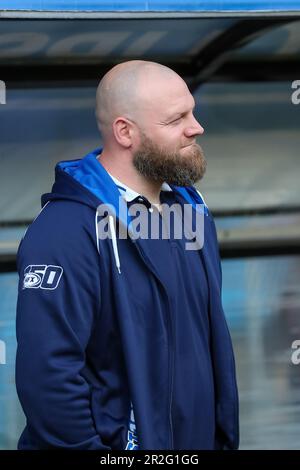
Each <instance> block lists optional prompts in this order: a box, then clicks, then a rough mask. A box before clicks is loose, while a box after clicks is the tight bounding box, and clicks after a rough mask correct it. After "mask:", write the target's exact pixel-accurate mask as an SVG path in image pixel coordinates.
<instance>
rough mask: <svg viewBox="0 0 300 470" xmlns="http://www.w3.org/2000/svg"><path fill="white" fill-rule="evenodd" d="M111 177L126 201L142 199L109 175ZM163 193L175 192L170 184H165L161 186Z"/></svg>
mask: <svg viewBox="0 0 300 470" xmlns="http://www.w3.org/2000/svg"><path fill="white" fill-rule="evenodd" d="M109 176H110V177H111V178H112V180H113V181H114V183H115V184H116V186H117V187H118V189H119V191H120V194H121V195H122V196H123V197H124V199H125V201H127V202H131V201H133V200H134V199H136V198H137V197H142V196H141V194H139V193H137V192H136V191H134V190H133V189H131V188H129V186H126V184H124V183H122V182H121V181H119V180H118V179H117V178H116V177H115V176H113V175H111V174H110V173H109ZM161 191H173V190H172V188H171V187H170V186H169V185H168V183H163V184H162V185H161Z"/></svg>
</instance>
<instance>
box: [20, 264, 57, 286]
mask: <svg viewBox="0 0 300 470" xmlns="http://www.w3.org/2000/svg"><path fill="white" fill-rule="evenodd" d="M62 273H63V268H62V267H61V266H54V265H53V264H49V265H46V264H39V265H37V264H30V265H29V266H27V268H25V270H24V280H23V289H47V290H53V289H56V288H57V286H58V283H59V281H60V278H61V276H62Z"/></svg>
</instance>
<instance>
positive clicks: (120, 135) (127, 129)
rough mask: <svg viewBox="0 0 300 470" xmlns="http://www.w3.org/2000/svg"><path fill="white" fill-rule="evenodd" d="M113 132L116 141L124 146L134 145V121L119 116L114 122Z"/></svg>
mask: <svg viewBox="0 0 300 470" xmlns="http://www.w3.org/2000/svg"><path fill="white" fill-rule="evenodd" d="M113 133H114V136H115V139H116V141H117V142H118V144H120V145H121V146H122V147H125V148H129V147H131V145H132V137H133V123H132V122H131V121H130V120H129V119H126V118H124V117H118V118H116V119H115V120H114V122H113Z"/></svg>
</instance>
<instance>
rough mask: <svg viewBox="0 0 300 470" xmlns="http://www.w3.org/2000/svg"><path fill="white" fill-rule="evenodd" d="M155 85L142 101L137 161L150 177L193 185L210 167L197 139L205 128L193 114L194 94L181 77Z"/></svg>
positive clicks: (144, 173) (142, 172)
mask: <svg viewBox="0 0 300 470" xmlns="http://www.w3.org/2000/svg"><path fill="white" fill-rule="evenodd" d="M151 85H152V84H151ZM151 85H150V84H149V87H148V91H149V98H148V99H146V100H145V101H143V103H142V104H143V116H142V119H140V120H139V124H138V127H139V145H138V146H137V148H136V150H135V151H134V152H133V164H134V166H135V167H136V169H137V170H138V171H139V172H140V173H141V174H142V175H143V176H145V177H146V178H149V179H152V180H154V181H166V182H167V183H169V184H175V185H177V186H190V185H192V184H194V183H195V182H196V181H199V180H200V179H201V178H202V177H203V175H204V173H205V169H206V161H205V158H204V154H203V151H202V149H201V147H200V145H198V144H197V143H196V137H197V136H198V135H201V134H203V132H204V130H203V128H202V127H201V126H200V124H199V123H198V121H197V120H196V119H195V117H194V115H193V109H194V106H195V101H194V98H193V96H192V95H191V93H190V92H189V90H188V88H187V86H186V84H185V83H184V82H183V81H182V80H181V79H180V78H179V77H178V78H177V79H176V78H174V79H171V80H169V81H168V82H166V80H162V82H161V83H156V86H155V87H153V85H152V86H151ZM149 88H150V89H149ZM140 123H141V124H140Z"/></svg>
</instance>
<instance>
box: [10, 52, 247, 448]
mask: <svg viewBox="0 0 300 470" xmlns="http://www.w3.org/2000/svg"><path fill="white" fill-rule="evenodd" d="M194 107H195V101H194V98H193V96H192V95H191V93H190V92H189V90H188V87H187V86H186V83H185V82H184V81H183V80H182V78H181V77H179V76H178V75H177V74H176V73H175V72H174V71H172V70H170V69H169V68H167V67H165V66H163V65H160V64H157V63H152V62H143V61H130V62H125V63H122V64H119V65H117V66H115V67H114V68H113V69H111V70H110V71H109V72H108V73H107V74H106V75H105V76H104V77H103V78H102V80H101V82H100V84H99V86H98V89H97V97H96V118H97V123H98V126H99V129H100V132H101V135H102V140H103V148H101V149H100V148H99V149H96V150H94V151H93V152H91V153H89V154H88V155H86V156H85V157H84V158H82V159H79V160H73V161H63V162H60V163H59V164H58V165H57V167H56V179H55V183H54V185H53V188H52V192H51V193H50V194H45V195H43V197H42V207H43V209H42V211H41V213H40V214H39V216H38V217H37V218H36V219H35V221H34V222H33V224H32V225H31V226H30V227H29V229H28V230H27V232H26V235H25V237H24V238H23V240H22V242H21V245H20V248H19V252H18V270H19V275H20V283H19V297H18V308H17V339H18V350H17V361H16V383H17V390H18V394H19V398H20V402H21V404H22V407H23V410H24V412H25V415H26V418H27V424H26V427H25V429H24V431H23V433H22V435H21V437H20V441H19V448H20V449H60V448H63V449H65V448H66V449H95V450H101V449H102V450H107V451H108V450H116V449H119V450H121V449H127V450H136V449H153V450H159V449H236V448H237V447H238V396H237V387H236V378H235V365H234V356H233V351H232V345H231V339H230V335H229V332H228V328H227V325H226V320H225V316H224V312H223V309H222V303H221V269H220V260H219V254H218V246H217V239H216V231H215V226H214V222H213V219H212V217H211V214H210V212H209V210H208V208H207V206H206V205H205V203H204V201H203V199H202V196H201V194H200V193H199V192H198V191H197V190H196V189H195V187H194V186H193V185H194V184H195V183H196V182H197V181H199V180H201V178H202V177H203V175H204V173H205V168H206V162H205V158H204V155H203V151H202V149H201V147H200V146H199V144H198V143H197V138H199V137H200V136H201V135H202V134H203V132H204V130H203V128H202V126H201V125H200V124H199V123H198V121H197V120H196V119H195V117H194V114H193V111H194Z"/></svg>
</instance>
